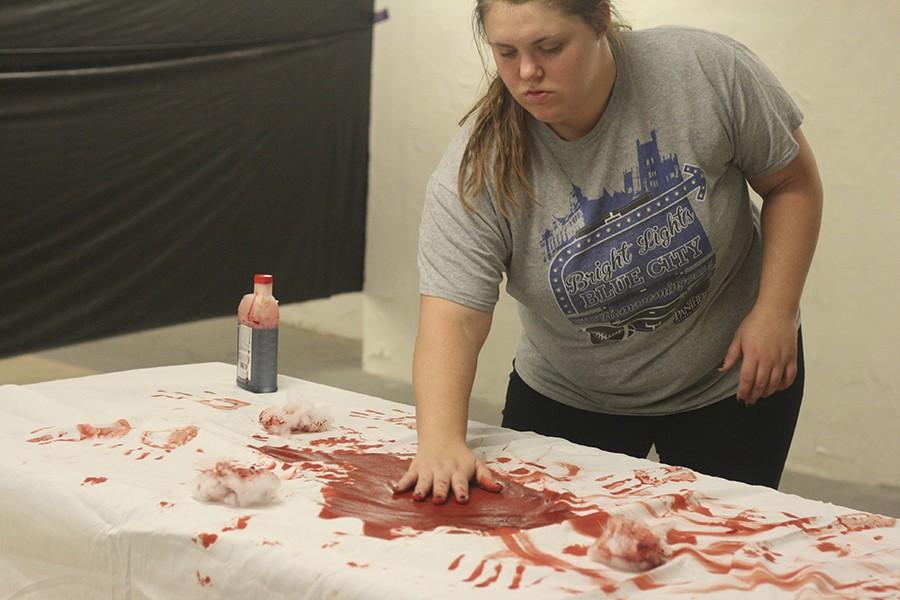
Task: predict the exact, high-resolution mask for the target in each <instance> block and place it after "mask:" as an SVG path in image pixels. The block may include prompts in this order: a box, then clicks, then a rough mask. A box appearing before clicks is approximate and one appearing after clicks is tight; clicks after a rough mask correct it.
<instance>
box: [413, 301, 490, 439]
mask: <svg viewBox="0 0 900 600" xmlns="http://www.w3.org/2000/svg"><path fill="white" fill-rule="evenodd" d="M490 327H491V314H490V313H485V312H480V311H476V310H473V309H470V308H466V307H463V306H461V305H458V304H455V303H453V302H450V301H447V300H442V299H439V298H434V297H430V296H423V297H422V300H421V304H420V308H419V333H418V336H417V338H416V348H415V356H414V358H413V390H414V393H415V398H416V427H417V430H418V436H419V444H420V446H421V445H422V444H423V443H424V444H429V445H431V444H433V445H444V444H449V443H455V442H459V441H463V442H464V441H465V438H466V423H467V419H468V411H469V396H470V394H471V392H472V383H473V381H474V379H475V371H476V365H477V363H478V353H479V352H480V351H481V347H482V345H483V344H484V340H485V339H486V338H487V334H488V332H489V331H490Z"/></svg>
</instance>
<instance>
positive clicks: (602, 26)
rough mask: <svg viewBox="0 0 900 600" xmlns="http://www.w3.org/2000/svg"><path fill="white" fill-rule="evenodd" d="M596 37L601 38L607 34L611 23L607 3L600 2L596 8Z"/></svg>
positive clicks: (610, 12) (610, 14) (610, 13)
mask: <svg viewBox="0 0 900 600" xmlns="http://www.w3.org/2000/svg"><path fill="white" fill-rule="evenodd" d="M596 19H597V36H598V37H600V38H602V37H603V36H604V35H606V34H607V33H608V32H609V26H610V24H611V23H612V11H611V10H610V8H609V2H601V3H600V6H598V7H597V15H596Z"/></svg>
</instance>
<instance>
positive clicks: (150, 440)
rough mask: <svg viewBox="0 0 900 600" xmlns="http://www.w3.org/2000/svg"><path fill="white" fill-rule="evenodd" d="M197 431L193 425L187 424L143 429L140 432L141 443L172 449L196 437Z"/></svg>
mask: <svg viewBox="0 0 900 600" xmlns="http://www.w3.org/2000/svg"><path fill="white" fill-rule="evenodd" d="M197 433H199V430H198V429H197V427H195V426H194V425H188V426H187V427H181V428H179V429H164V430H161V431H145V432H144V433H143V434H141V443H143V444H144V445H145V446H149V447H151V448H159V449H160V450H174V449H176V448H180V447H181V446H184V445H185V444H187V443H188V442H190V441H191V440H192V439H194V438H195V437H197Z"/></svg>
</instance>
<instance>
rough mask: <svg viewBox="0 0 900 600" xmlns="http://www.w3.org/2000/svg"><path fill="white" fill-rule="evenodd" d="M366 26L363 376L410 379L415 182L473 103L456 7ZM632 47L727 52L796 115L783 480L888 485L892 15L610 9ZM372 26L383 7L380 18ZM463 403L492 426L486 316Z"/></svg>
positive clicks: (894, 222) (819, 5) (893, 393)
mask: <svg viewBox="0 0 900 600" xmlns="http://www.w3.org/2000/svg"><path fill="white" fill-rule="evenodd" d="M380 4H383V5H386V6H388V7H389V9H390V12H391V18H390V19H389V20H388V21H386V22H384V23H381V24H379V25H378V26H376V28H375V41H374V58H373V61H374V62H373V75H372V77H373V87H372V128H371V162H370V184H369V185H370V188H369V217H368V229H367V231H368V234H367V235H368V245H367V251H366V283H365V289H364V294H363V356H364V368H365V370H366V371H369V372H371V373H376V374H381V375H386V376H390V377H395V378H401V379H407V380H408V379H409V378H410V369H411V367H410V365H411V357H412V349H413V342H414V339H415V332H416V316H417V303H418V294H417V273H416V260H415V256H416V237H417V227H418V223H419V217H420V214H421V204H422V198H423V191H424V188H425V182H426V180H427V178H428V176H429V175H430V173H431V170H432V168H433V167H434V165H435V163H436V162H437V161H438V159H439V158H440V156H441V154H442V153H443V150H444V148H445V146H446V144H447V143H448V141H449V140H450V138H451V137H452V135H453V133H454V131H455V129H456V121H457V120H458V119H459V117H460V116H462V114H464V112H466V111H467V109H468V108H469V106H470V105H471V104H472V102H473V101H474V100H475V99H476V95H477V93H478V91H479V90H480V89H482V88H483V83H484V81H483V75H482V70H481V65H480V62H479V58H478V55H477V53H476V51H475V47H474V44H473V42H472V39H471V38H472V34H471V28H470V11H471V6H472V2H470V1H469V0H392V1H390V2H388V1H387V0H381V1H380ZM618 6H619V9H620V11H621V12H622V13H623V15H624V16H625V18H626V19H627V20H628V21H629V22H630V23H631V24H632V25H633V26H634V28H636V29H640V28H644V27H651V26H655V25H660V24H684V25H691V26H696V27H702V28H706V29H712V30H716V31H720V32H722V33H725V34H728V35H730V36H732V37H734V38H736V39H738V40H740V41H742V42H743V43H745V44H747V45H748V46H749V47H750V48H752V49H753V50H754V51H755V52H756V53H757V54H759V55H760V57H761V58H762V59H763V60H764V61H765V62H766V63H767V64H768V65H769V66H770V67H771V68H772V70H773V71H774V72H775V73H776V74H777V75H778V76H779V78H780V79H781V80H782V82H783V83H784V84H785V86H786V88H787V89H788V91H789V92H790V93H791V94H792V95H793V97H794V98H795V99H796V101H797V102H798V103H799V105H800V107H801V109H802V110H803V111H804V113H805V115H806V120H805V123H804V125H803V129H804V131H805V133H806V136H807V138H808V139H809V141H810V143H811V145H812V147H813V149H814V150H815V153H816V156H817V159H818V163H819V168H820V171H821V173H822V178H823V181H824V185H825V197H826V206H825V215H824V225H823V230H822V234H821V238H820V242H819V249H818V252H817V255H816V259H815V262H814V264H813V267H812V271H811V273H810V277H809V280H808V283H807V287H806V291H805V295H804V301H803V306H802V310H803V316H804V328H803V330H804V340H805V344H806V359H807V393H806V400H805V404H804V408H803V411H802V414H801V420H800V424H799V426H798V431H797V434H796V437H795V441H794V446H793V449H792V451H791V455H790V457H789V464H788V466H789V468H791V469H793V470H795V471H800V472H806V473H811V474H816V475H819V476H824V477H828V478H832V479H840V480H846V481H851V482H864V483H868V484H888V485H900V402H898V400H900V376H898V374H897V373H898V372H900V367H898V366H897V364H896V363H897V362H898V359H897V358H896V357H897V355H898V352H897V349H896V344H895V339H896V338H897V337H898V334H900V328H898V324H897V323H898V319H897V317H896V316H895V313H894V310H895V309H896V307H897V305H898V303H900V302H898V301H900V277H898V275H900V244H897V243H893V242H894V240H893V238H894V237H895V235H897V233H898V225H900V197H898V195H900V194H898V192H900V168H898V165H900V144H897V142H896V140H898V139H900V111H898V109H897V108H896V106H897V104H898V102H900V53H898V51H897V40H898V39H900V2H897V1H896V0H859V1H855V2H849V1H847V0H791V2H783V1H781V0H754V1H752V2H748V1H747V0H682V1H679V2H675V1H672V0H620V1H619V3H618ZM379 8H380V6H379ZM494 319H495V324H494V329H493V330H492V333H491V336H490V339H489V341H488V344H487V346H486V348H485V350H484V351H483V353H482V357H481V361H480V366H479V376H478V379H477V381H476V389H475V394H476V395H479V396H483V397H485V398H487V399H488V401H490V402H493V403H495V404H496V406H497V410H498V411H499V409H500V407H501V406H502V399H503V395H504V391H505V381H506V376H507V375H508V372H509V367H510V360H511V358H512V353H513V349H514V345H515V339H516V336H517V333H518V323H517V319H516V316H515V310H514V307H513V306H512V305H511V302H509V301H508V299H505V301H503V302H501V305H500V306H499V307H498V309H497V311H496V313H495V318H494Z"/></svg>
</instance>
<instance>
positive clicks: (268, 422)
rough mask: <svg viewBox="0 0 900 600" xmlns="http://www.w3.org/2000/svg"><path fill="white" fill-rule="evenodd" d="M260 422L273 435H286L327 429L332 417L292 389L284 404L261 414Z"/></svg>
mask: <svg viewBox="0 0 900 600" xmlns="http://www.w3.org/2000/svg"><path fill="white" fill-rule="evenodd" d="M259 424H260V425H262V428H263V429H265V430H266V431H267V432H269V433H271V434H273V435H281V436H285V435H288V434H291V433H314V432H319V431H325V430H327V429H328V428H329V427H330V426H331V419H330V418H329V417H328V415H327V414H326V413H325V411H323V410H319V409H317V408H315V407H314V406H312V405H310V404H308V403H306V402H304V401H303V400H302V398H301V397H300V395H299V393H298V392H296V391H294V390H290V391H288V392H287V402H286V403H285V405H284V406H273V407H270V408H267V409H265V410H263V411H262V412H261V413H260V414H259Z"/></svg>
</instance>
